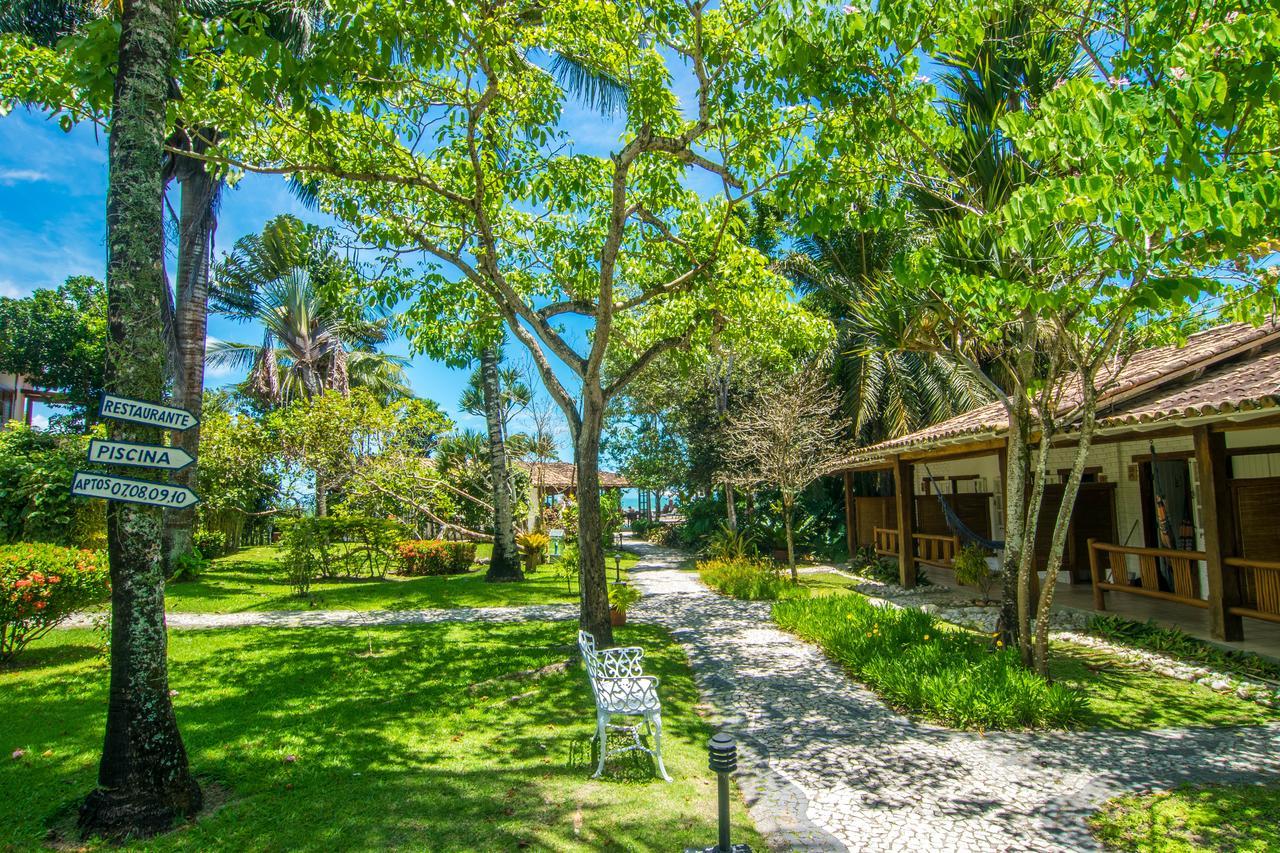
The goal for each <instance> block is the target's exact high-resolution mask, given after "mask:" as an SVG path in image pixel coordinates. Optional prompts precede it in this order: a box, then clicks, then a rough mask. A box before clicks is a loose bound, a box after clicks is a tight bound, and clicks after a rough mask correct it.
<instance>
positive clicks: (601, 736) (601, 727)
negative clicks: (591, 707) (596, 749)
mask: <svg viewBox="0 0 1280 853" xmlns="http://www.w3.org/2000/svg"><path fill="white" fill-rule="evenodd" d="M608 737H609V715H608V714H604V713H599V712H597V713H596V741H597V742H598V743H599V744H600V763H599V765H598V766H597V767H596V772H595V774H594V775H592V777H591V778H592V779H599V778H600V777H601V776H602V775H603V774H604V756H605V753H606V752H608V751H609V748H608V742H607V738H608Z"/></svg>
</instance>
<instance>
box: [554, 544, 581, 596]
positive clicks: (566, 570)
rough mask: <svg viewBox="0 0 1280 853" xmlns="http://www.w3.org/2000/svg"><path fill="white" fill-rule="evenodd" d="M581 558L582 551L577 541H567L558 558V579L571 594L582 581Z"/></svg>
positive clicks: (556, 565) (556, 563)
mask: <svg viewBox="0 0 1280 853" xmlns="http://www.w3.org/2000/svg"><path fill="white" fill-rule="evenodd" d="M580 557H581V551H580V550H579V546H578V543H577V541H576V540H573V541H571V540H569V539H566V540H565V543H564V549H563V550H562V551H561V552H560V556H559V557H557V558H556V562H555V569H556V577H557V578H559V579H560V580H562V581H564V586H565V589H566V590H568V591H569V592H573V589H574V586H575V585H577V584H578V583H579V582H580V581H581V579H582V566H581V563H580Z"/></svg>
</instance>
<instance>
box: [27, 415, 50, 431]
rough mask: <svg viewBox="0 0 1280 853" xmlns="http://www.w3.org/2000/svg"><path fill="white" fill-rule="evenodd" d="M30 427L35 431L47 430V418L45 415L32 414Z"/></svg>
mask: <svg viewBox="0 0 1280 853" xmlns="http://www.w3.org/2000/svg"><path fill="white" fill-rule="evenodd" d="M31 425H32V426H33V427H35V428H36V429H48V428H49V418H48V417H47V416H46V415H34V414H33V415H32V416H31Z"/></svg>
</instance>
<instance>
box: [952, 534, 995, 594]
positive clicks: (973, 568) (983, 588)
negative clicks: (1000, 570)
mask: <svg viewBox="0 0 1280 853" xmlns="http://www.w3.org/2000/svg"><path fill="white" fill-rule="evenodd" d="M952 568H953V569H954V570H955V573H956V580H957V581H959V582H960V583H962V584H964V585H965V586H976V587H977V588H978V590H979V591H980V592H981V593H982V597H983V598H990V597H991V586H992V584H994V583H995V582H996V576H995V575H994V574H993V573H992V571H991V566H989V565H988V564H987V551H986V549H984V548H980V547H979V546H977V545H965V546H964V547H963V548H961V549H960V550H959V551H957V552H956V558H955V562H954V563H953V564H952Z"/></svg>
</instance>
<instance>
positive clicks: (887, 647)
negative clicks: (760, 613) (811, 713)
mask: <svg viewBox="0 0 1280 853" xmlns="http://www.w3.org/2000/svg"><path fill="white" fill-rule="evenodd" d="M773 618H774V620H775V621H776V622H777V623H778V624H779V625H780V626H782V627H783V628H784V629H786V630H789V631H791V632H793V633H795V634H797V635H799V636H800V637H801V638H803V639H806V640H809V641H811V642H815V643H817V644H818V645H819V646H821V647H822V648H823V649H825V650H826V652H827V653H828V654H829V655H831V657H832V658H834V659H835V660H836V661H838V662H839V663H840V664H841V665H842V666H844V667H845V668H846V669H848V670H849V671H850V673H851V674H852V675H853V676H854V677H855V678H856V679H858V680H859V681H861V682H864V683H865V684H867V685H868V686H869V687H871V688H872V689H873V690H875V691H876V693H878V694H880V695H881V696H882V697H884V698H885V699H886V700H887V701H888V702H889V703H890V704H891V705H894V706H895V707H897V708H899V709H901V710H903V711H906V712H907V713H911V714H916V715H919V716H922V717H925V718H927V719H930V720H934V721H936V722H940V723H942V724H944V725H948V726H952V727H955V728H964V729H978V730H986V729H1022V728H1065V727H1070V726H1074V725H1076V724H1078V722H1079V721H1080V719H1081V717H1082V716H1083V714H1084V711H1085V701H1084V698H1083V696H1082V695H1081V694H1080V693H1079V692H1078V691H1076V690H1072V689H1071V688H1069V687H1066V686H1063V685H1056V684H1049V683H1048V682H1047V681H1045V679H1043V678H1041V677H1040V676H1038V675H1036V674H1035V673H1032V672H1029V671H1027V670H1026V669H1024V668H1023V667H1022V666H1021V664H1020V663H1019V661H1018V659H1017V655H1016V653H1015V652H1014V651H1013V650H1011V649H996V648H993V647H991V646H990V645H989V644H988V643H986V642H983V641H982V640H980V639H979V638H978V637H976V636H975V635H973V634H971V633H969V632H967V631H962V630H959V629H956V628H954V626H947V625H946V624H945V623H942V622H940V621H939V620H938V619H937V618H935V617H934V616H932V615H931V614H928V613H924V612H922V611H919V610H914V609H910V608H903V609H898V608H892V607H876V606H875V605H873V604H871V603H870V602H869V601H867V599H866V598H865V597H863V596H861V595H832V596H827V597H823V598H816V599H807V600H806V599H799V600H793V601H780V602H778V604H776V605H774V608H773Z"/></svg>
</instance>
